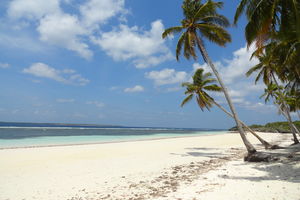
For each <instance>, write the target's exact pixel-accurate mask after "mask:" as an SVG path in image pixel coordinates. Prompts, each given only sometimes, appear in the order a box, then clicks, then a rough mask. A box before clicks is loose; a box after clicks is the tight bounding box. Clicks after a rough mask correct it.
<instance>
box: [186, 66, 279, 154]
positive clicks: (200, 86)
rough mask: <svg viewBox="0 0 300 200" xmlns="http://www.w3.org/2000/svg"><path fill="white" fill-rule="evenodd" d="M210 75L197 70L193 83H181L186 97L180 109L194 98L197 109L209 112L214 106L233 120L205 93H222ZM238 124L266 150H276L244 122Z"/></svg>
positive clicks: (229, 114) (200, 69)
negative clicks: (184, 88)
mask: <svg viewBox="0 0 300 200" xmlns="http://www.w3.org/2000/svg"><path fill="white" fill-rule="evenodd" d="M211 76H212V74H211V73H209V72H208V73H204V70H203V69H202V68H199V69H197V71H196V72H195V74H194V76H193V82H192V83H189V82H185V83H182V86H183V87H186V91H185V94H186V95H188V96H187V97H186V98H185V99H184V100H183V101H182V103H181V107H182V106H184V105H185V104H186V103H188V102H190V101H191V100H192V99H193V97H194V96H196V100H197V103H198V106H199V108H200V109H201V110H202V111H204V109H205V108H206V109H207V110H209V109H210V108H211V107H212V105H216V106H217V107H219V108H220V109H221V110H222V111H223V112H225V113H226V114H227V115H228V116H230V117H232V118H233V115H232V114H231V113H230V112H228V111H227V110H226V109H225V108H223V107H222V106H221V105H220V104H218V103H217V102H216V101H215V100H214V99H213V98H212V97H211V96H210V95H209V94H208V93H207V92H206V91H213V92H222V88H221V87H219V86H218V85H216V84H214V83H215V82H216V79H214V78H211ZM240 123H241V124H242V125H243V126H244V127H245V128H246V129H247V130H248V131H249V132H250V133H252V134H253V135H254V136H255V137H256V138H257V139H258V140H259V141H260V142H261V143H262V145H264V147H265V148H266V149H272V148H276V145H271V144H269V143H268V142H267V141H265V140H264V139H262V138H261V137H259V135H257V134H256V133H255V132H254V131H253V130H252V129H251V128H249V127H248V126H247V125H246V124H245V123H244V122H242V121H240Z"/></svg>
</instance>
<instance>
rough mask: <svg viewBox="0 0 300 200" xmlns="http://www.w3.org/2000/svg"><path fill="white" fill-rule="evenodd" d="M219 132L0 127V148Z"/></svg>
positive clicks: (154, 129)
mask: <svg viewBox="0 0 300 200" xmlns="http://www.w3.org/2000/svg"><path fill="white" fill-rule="evenodd" d="M223 133H226V131H219V130H203V129H202V130H201V129H172V128H114V127H110V128H86V127H0V148H11V147H28V146H48V145H64V144H65V145H68V144H86V143H105V142H117V141H132V140H148V139H158V138H171V137H186V136H197V135H204V134H223Z"/></svg>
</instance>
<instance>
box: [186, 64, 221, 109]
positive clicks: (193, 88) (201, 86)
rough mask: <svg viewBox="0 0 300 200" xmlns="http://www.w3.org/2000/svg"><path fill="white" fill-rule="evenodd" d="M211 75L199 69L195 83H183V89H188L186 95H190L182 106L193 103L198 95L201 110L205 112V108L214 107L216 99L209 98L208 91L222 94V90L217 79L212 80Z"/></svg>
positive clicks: (194, 77)
mask: <svg viewBox="0 0 300 200" xmlns="http://www.w3.org/2000/svg"><path fill="white" fill-rule="evenodd" d="M211 76H212V74H211V73H209V72H208V73H204V70H203V69H202V68H199V69H197V71H196V72H195V74H194V76H193V82H192V83H189V82H185V83H182V86H183V87H186V91H185V94H186V95H188V96H187V97H186V98H185V99H184V100H183V101H182V103H181V106H184V105H185V104H186V103H187V102H189V101H191V100H192V99H193V97H194V95H196V99H197V103H198V105H199V107H200V109H201V110H202V111H203V110H204V108H206V109H208V110H209V108H210V107H212V104H213V101H214V99H213V98H212V97H211V96H209V94H208V93H207V92H206V91H215V92H221V91H222V88H221V87H219V86H218V85H217V84H213V83H215V82H216V79H214V78H211Z"/></svg>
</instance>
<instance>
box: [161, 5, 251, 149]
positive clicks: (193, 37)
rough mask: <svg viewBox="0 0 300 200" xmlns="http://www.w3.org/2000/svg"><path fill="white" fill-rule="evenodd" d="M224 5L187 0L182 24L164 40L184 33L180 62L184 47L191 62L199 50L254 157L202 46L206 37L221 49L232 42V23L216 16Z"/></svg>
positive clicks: (229, 100) (222, 84) (178, 53)
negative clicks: (230, 26)
mask: <svg viewBox="0 0 300 200" xmlns="http://www.w3.org/2000/svg"><path fill="white" fill-rule="evenodd" d="M222 6H223V3H222V2H214V1H212V0H208V1H207V2H206V3H204V4H202V3H201V0H184V2H183V5H182V9H183V14H184V19H183V20H182V21H181V25H180V26H175V27H171V28H168V29H166V30H165V31H164V32H163V34H162V37H163V38H165V37H167V36H169V35H172V34H174V33H179V32H182V34H181V36H180V37H179V40H178V43H177V47H176V58H177V60H178V59H179V56H180V53H181V50H182V47H183V48H184V51H183V53H184V56H185V57H186V58H187V59H190V58H191V57H193V58H194V59H196V58H197V54H196V49H195V47H197V48H198V49H199V50H200V53H201V55H202V57H203V59H204V61H205V62H206V63H207V64H208V65H209V66H210V67H211V69H212V71H213V73H214V74H215V76H216V78H217V80H218V82H219V84H220V86H221V87H222V91H223V92H224V95H225V98H226V100H227V102H228V105H229V107H230V110H231V112H232V114H233V117H234V120H235V123H236V125H237V127H238V130H239V133H240V136H241V138H242V140H243V142H244V144H245V146H246V148H247V151H248V153H249V154H253V153H255V152H256V149H255V148H254V146H253V145H252V144H251V143H250V142H249V141H248V139H247V137H246V135H245V132H244V130H243V127H242V125H241V123H240V121H239V119H238V116H237V113H236V111H235V108H234V106H233V104H232V101H231V99H230V97H229V94H228V91H227V88H226V87H225V85H224V83H223V81H222V79H221V77H220V75H219V73H218V71H217V70H216V68H215V66H214V64H213V63H212V61H211V59H210V57H209V56H208V53H207V51H206V49H205V47H204V43H203V39H204V38H206V39H208V40H210V41H211V42H214V43H216V44H218V45H220V46H225V44H226V43H227V42H230V41H231V37H230V35H229V33H228V32H227V31H226V30H225V29H224V28H225V27H228V26H229V22H228V20H227V19H226V17H225V16H223V15H220V14H218V13H217V9H218V8H222Z"/></svg>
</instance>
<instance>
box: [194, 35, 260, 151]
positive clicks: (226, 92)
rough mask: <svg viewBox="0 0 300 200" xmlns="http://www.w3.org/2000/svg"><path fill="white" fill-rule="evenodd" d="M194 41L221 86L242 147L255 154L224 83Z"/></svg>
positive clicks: (205, 54)
mask: <svg viewBox="0 0 300 200" xmlns="http://www.w3.org/2000/svg"><path fill="white" fill-rule="evenodd" d="M196 39H197V45H198V48H199V50H200V52H201V54H202V55H203V58H204V60H205V61H206V62H207V63H208V65H209V66H210V67H211V69H212V71H213V72H214V74H215V76H216V78H217V80H218V82H219V84H220V86H221V87H222V89H223V92H224V95H225V98H226V100H227V102H228V105H229V107H230V110H231V112H232V115H233V118H234V120H235V123H236V125H237V127H238V130H239V133H240V136H241V138H242V140H243V142H244V145H245V146H246V148H247V151H248V153H249V154H253V153H255V152H256V149H255V148H254V146H253V145H252V144H251V143H250V142H249V140H248V139H247V137H246V135H245V132H244V130H243V127H242V125H241V123H240V121H239V119H238V116H237V113H236V111H235V108H234V106H233V104H232V102H231V99H230V97H229V94H228V91H227V88H226V87H225V85H224V83H223V81H222V79H221V77H220V75H219V73H218V71H217V70H216V68H215V66H214V64H213V63H212V61H211V60H210V58H209V56H208V53H207V52H206V49H205V48H204V46H203V45H202V42H201V41H200V39H199V38H198V37H197V36H196Z"/></svg>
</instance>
